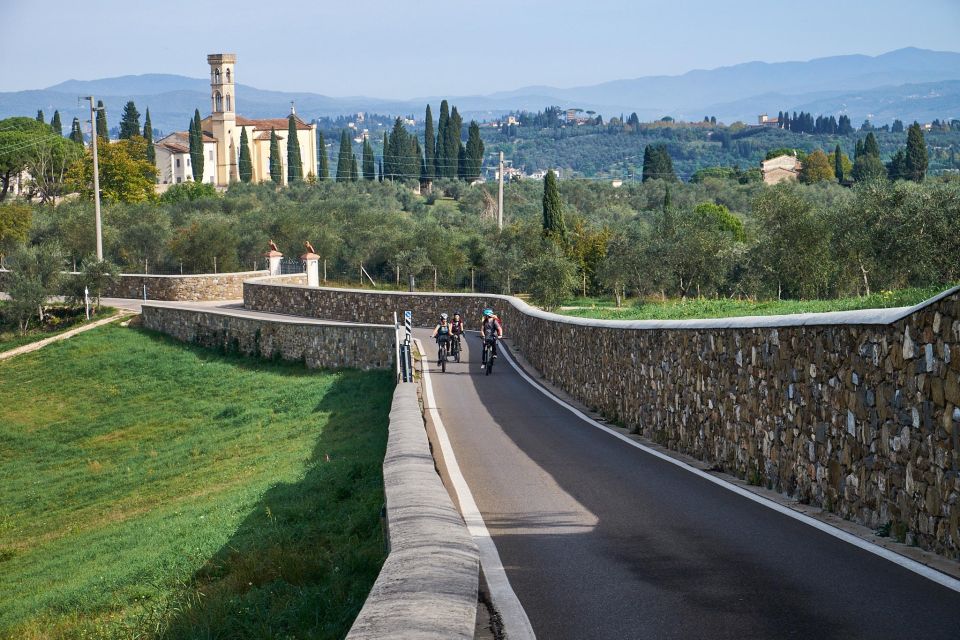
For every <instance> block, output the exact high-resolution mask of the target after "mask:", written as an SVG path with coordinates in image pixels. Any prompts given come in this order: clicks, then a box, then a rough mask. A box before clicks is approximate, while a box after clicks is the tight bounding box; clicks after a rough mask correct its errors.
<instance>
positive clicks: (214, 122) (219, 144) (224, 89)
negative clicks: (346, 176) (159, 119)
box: [154, 53, 318, 187]
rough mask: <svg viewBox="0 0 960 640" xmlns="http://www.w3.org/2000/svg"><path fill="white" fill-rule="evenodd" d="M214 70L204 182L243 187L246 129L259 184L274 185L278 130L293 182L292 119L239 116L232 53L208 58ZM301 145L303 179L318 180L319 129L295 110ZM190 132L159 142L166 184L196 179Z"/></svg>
mask: <svg viewBox="0 0 960 640" xmlns="http://www.w3.org/2000/svg"><path fill="white" fill-rule="evenodd" d="M207 63H208V64H209V65H210V115H209V116H207V117H206V118H204V119H203V120H201V127H202V128H203V138H204V145H203V146H204V167H203V181H204V182H209V183H211V184H214V185H216V186H218V187H226V186H228V185H229V184H230V183H231V182H239V180H240V172H239V159H240V136H241V133H242V132H243V131H244V130H246V133H247V144H248V146H249V147H250V158H251V161H252V163H253V179H252V181H253V182H264V181H267V180H270V132H271V131H275V132H276V136H277V142H278V145H279V147H280V160H281V163H282V165H283V171H282V173H283V183H284V184H286V183H287V166H286V165H287V137H288V133H289V120H288V119H287V118H286V117H282V118H262V119H254V118H245V117H243V116H240V115H237V113H236V95H237V94H236V64H237V56H236V55H235V54H232V53H213V54H210V55H208V56H207ZM291 113H292V114H293V117H294V122H295V123H296V135H297V141H298V142H299V143H300V162H301V166H302V167H303V177H304V179H307V178H308V177H309V176H310V175H313V176H316V175H317V172H318V171H317V126H316V125H315V124H307V123H305V122H303V120H301V119H300V118H299V117H297V115H296V113H294V111H293V108H292V107H291ZM187 138H188V136H187V132H185V131H177V132H174V133H172V134H170V135H169V136H166V137H164V138H162V139H160V140H157V141H156V142H155V143H154V146H155V148H156V151H157V153H156V158H157V160H156V164H157V169H158V176H159V179H160V182H161V184H175V183H177V182H184V181H187V180H193V173H192V172H191V171H189V170H186V167H187V166H188V165H187V164H186V162H187V159H188V158H189V153H187V154H186V156H185V155H184V148H183V147H184V143H185V142H187Z"/></svg>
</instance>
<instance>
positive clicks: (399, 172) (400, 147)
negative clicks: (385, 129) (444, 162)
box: [383, 118, 420, 180]
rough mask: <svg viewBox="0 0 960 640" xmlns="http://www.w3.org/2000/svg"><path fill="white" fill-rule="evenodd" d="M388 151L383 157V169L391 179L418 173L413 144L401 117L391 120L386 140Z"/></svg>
mask: <svg viewBox="0 0 960 640" xmlns="http://www.w3.org/2000/svg"><path fill="white" fill-rule="evenodd" d="M388 144H389V146H388V149H389V153H388V154H387V155H386V157H385V158H384V163H383V164H384V170H385V171H386V172H387V177H388V178H390V179H391V180H405V179H409V178H416V177H417V176H418V175H419V174H420V163H419V161H417V160H415V159H414V157H413V156H414V145H413V143H412V141H411V140H410V135H409V134H408V133H407V130H406V129H405V128H404V126H403V119H402V118H397V119H396V120H394V121H393V130H392V131H390V138H389V142H388Z"/></svg>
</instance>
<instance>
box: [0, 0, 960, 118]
mask: <svg viewBox="0 0 960 640" xmlns="http://www.w3.org/2000/svg"><path fill="white" fill-rule="evenodd" d="M797 5H802V6H803V10H802V11H796V10H794V9H792V8H791V7H792V6H797ZM221 7H227V9H226V12H224V10H223V9H222V8H221ZM907 7H909V11H908V10H907V9H906V8H907ZM38 17H42V20H43V23H42V28H40V29H38V25H37V19H38ZM907 46H914V47H920V48H924V49H934V50H941V51H958V50H960V0H913V1H912V2H909V3H906V2H903V0H841V1H837V0H830V1H821V0H805V1H804V2H802V3H796V2H769V1H768V2H764V1H761V0H753V1H750V2H746V1H743V0H712V1H710V2H708V1H705V0H671V1H664V0H659V1H657V2H648V1H647V0H642V1H631V0H620V1H612V0H589V1H583V0H580V1H578V2H569V1H567V0H552V1H547V0H513V1H512V2H500V3H492V2H476V1H473V2H467V1H462V0H445V1H444V2H437V1H434V0H407V1H406V2H397V1H389V0H364V1H363V2H343V1H342V0H338V1H337V2H331V1H330V0H313V1H309V2H302V1H300V0H285V1H284V2H272V3H271V2H264V1H263V0H260V1H257V2H251V1H248V0H231V2H228V3H220V2H217V3H208V2H204V1H203V0H165V1H164V2H160V3H155V2H140V1H137V0H134V1H133V2H131V1H130V0H84V1H79V0H44V2H43V3H41V4H40V5H38V4H37V3H36V0H0V69H2V71H0V91H19V90H23V89H42V88H46V87H48V86H51V85H54V84H57V83H59V82H62V81H64V80H70V79H77V80H92V79H98V78H106V77H113V76H120V75H130V74H142V73H172V74H180V75H185V76H191V77H195V78H205V77H206V76H207V73H208V68H207V64H206V55H207V54H208V53H213V52H230V53H236V54H237V56H238V62H237V78H238V81H239V82H242V83H244V84H248V85H252V86H254V87H257V88H259V89H273V90H279V91H308V92H314V93H321V94H325V95H329V96H338V97H339V96H360V95H363V96H370V97H377V98H395V99H409V98H414V97H424V96H442V95H450V96H454V95H461V96H462V95H482V94H488V93H493V92H496V91H507V90H512V89H517V88H520V87H525V86H530V85H548V86H555V87H573V86H581V85H589V84H597V83H600V82H604V81H607V80H616V79H623V78H636V77H640V76H647V75H676V74H681V73H684V72H686V71H689V70H691V69H712V68H716V67H721V66H727V65H732V64H738V63H742V62H750V61H754V60H762V61H764V62H781V61H787V60H809V59H811V58H820V57H825V56H831V55H842V54H851V53H862V54H868V55H877V54H880V53H885V52H887V51H892V50H894V49H899V48H902V47H907Z"/></svg>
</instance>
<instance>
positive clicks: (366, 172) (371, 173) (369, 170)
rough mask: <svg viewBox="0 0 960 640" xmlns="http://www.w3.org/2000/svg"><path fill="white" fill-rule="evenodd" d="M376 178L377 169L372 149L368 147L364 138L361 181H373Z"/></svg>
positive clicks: (368, 143)
mask: <svg viewBox="0 0 960 640" xmlns="http://www.w3.org/2000/svg"><path fill="white" fill-rule="evenodd" d="M376 177H377V168H376V165H375V164H374V160H373V147H372V146H371V145H370V141H369V140H367V139H366V138H364V140H363V179H364V180H375V179H376Z"/></svg>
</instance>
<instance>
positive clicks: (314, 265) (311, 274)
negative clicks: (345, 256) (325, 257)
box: [300, 253, 320, 287]
mask: <svg viewBox="0 0 960 640" xmlns="http://www.w3.org/2000/svg"><path fill="white" fill-rule="evenodd" d="M300 259H301V260H303V261H304V262H306V263H307V286H308V287H319V286H320V269H319V264H320V256H318V255H317V254H315V253H305V254H303V255H302V256H300Z"/></svg>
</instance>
